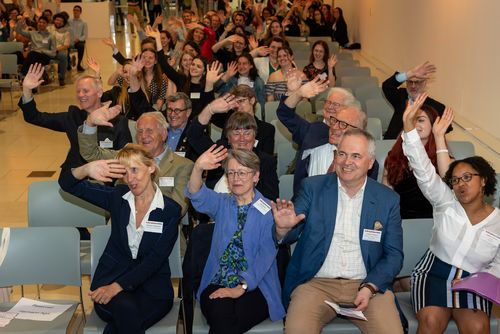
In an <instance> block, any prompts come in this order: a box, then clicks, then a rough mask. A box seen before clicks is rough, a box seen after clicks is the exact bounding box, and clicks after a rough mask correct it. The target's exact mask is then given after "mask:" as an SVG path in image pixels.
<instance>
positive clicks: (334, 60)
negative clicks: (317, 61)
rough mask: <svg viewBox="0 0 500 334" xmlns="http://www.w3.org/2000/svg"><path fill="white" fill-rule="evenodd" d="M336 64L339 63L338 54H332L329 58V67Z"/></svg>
mask: <svg viewBox="0 0 500 334" xmlns="http://www.w3.org/2000/svg"><path fill="white" fill-rule="evenodd" d="M335 65H337V56H336V55H331V56H330V58H328V68H333V67H335Z"/></svg>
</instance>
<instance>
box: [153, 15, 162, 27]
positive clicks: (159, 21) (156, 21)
mask: <svg viewBox="0 0 500 334" xmlns="http://www.w3.org/2000/svg"><path fill="white" fill-rule="evenodd" d="M162 22H163V14H159V15H156V17H155V21H154V22H153V27H155V28H156V27H157V26H159V25H160V24H161V23H162Z"/></svg>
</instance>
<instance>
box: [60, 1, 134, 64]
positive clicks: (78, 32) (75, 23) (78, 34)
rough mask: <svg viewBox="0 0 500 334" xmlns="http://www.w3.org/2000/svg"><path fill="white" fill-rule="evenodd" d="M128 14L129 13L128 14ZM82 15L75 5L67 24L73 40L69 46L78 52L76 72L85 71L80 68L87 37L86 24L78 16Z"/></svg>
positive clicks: (79, 7)
mask: <svg viewBox="0 0 500 334" xmlns="http://www.w3.org/2000/svg"><path fill="white" fill-rule="evenodd" d="M129 13H130V12H129ZM81 15H82V7H81V6H79V5H76V6H74V7H73V19H72V20H70V22H69V24H70V26H71V31H72V34H71V37H72V38H73V40H72V42H71V46H72V47H74V48H75V49H76V50H77V52H78V63H77V70H78V72H83V71H85V70H84V68H83V67H82V60H83V53H84V52H85V41H86V40H87V36H88V28H87V23H86V22H84V21H83V20H82V19H81V18H80V16H81Z"/></svg>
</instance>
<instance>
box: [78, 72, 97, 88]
mask: <svg viewBox="0 0 500 334" xmlns="http://www.w3.org/2000/svg"><path fill="white" fill-rule="evenodd" d="M85 79H90V80H92V84H93V85H94V88H95V89H98V90H99V89H100V90H102V81H101V79H100V78H98V77H96V76H93V75H89V74H86V75H82V76H81V77H79V78H78V79H77V80H76V83H75V84H76V85H78V83H79V82H80V81H82V80H85Z"/></svg>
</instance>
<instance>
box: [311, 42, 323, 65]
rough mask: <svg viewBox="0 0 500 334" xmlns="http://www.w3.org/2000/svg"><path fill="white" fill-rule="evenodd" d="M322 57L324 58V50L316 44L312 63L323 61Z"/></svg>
mask: <svg viewBox="0 0 500 334" xmlns="http://www.w3.org/2000/svg"><path fill="white" fill-rule="evenodd" d="M324 56H325V49H324V48H323V46H322V45H321V44H316V46H315V47H314V49H313V57H314V61H323V57H324Z"/></svg>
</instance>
